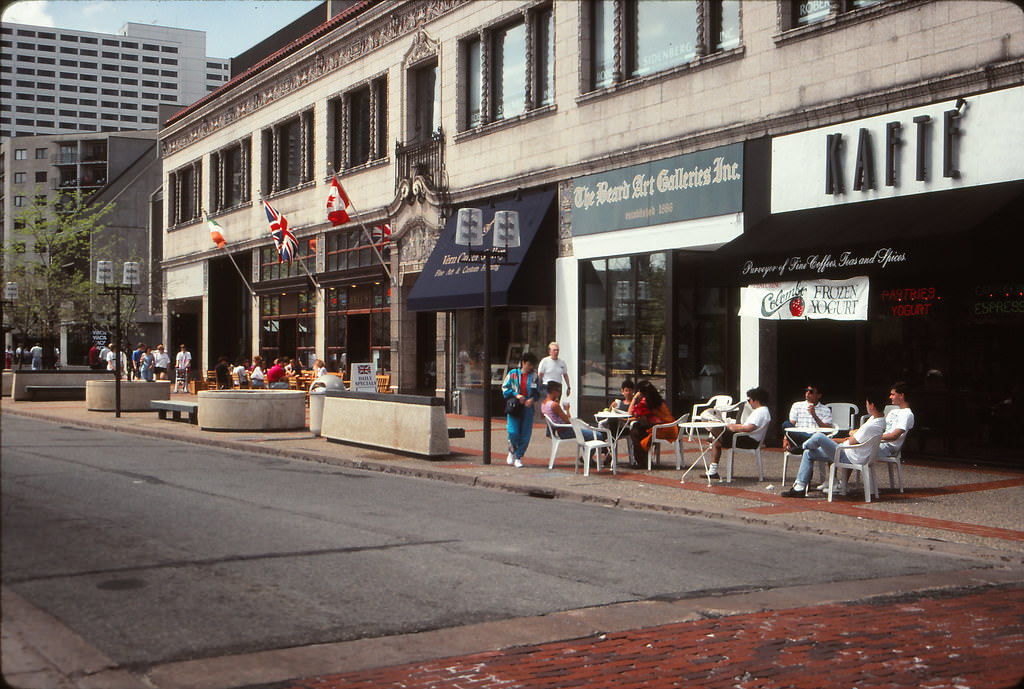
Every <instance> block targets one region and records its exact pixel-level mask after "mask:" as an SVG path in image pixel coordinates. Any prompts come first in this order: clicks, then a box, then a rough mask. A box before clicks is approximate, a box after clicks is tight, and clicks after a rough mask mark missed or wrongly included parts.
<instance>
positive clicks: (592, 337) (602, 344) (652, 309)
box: [580, 253, 668, 400]
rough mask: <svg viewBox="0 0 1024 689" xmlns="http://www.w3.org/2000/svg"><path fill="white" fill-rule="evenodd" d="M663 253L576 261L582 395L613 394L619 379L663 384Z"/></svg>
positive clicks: (603, 396)
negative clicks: (580, 302) (580, 298)
mask: <svg viewBox="0 0 1024 689" xmlns="http://www.w3.org/2000/svg"><path fill="white" fill-rule="evenodd" d="M665 260H666V255H665V254H662V253H657V254H650V255H646V256H624V257H619V258H605V259H599V260H595V261H587V262H584V263H582V264H581V266H580V267H581V274H582V279H583V285H582V287H583V289H582V293H583V323H582V326H583V337H582V345H583V351H582V353H581V354H582V355H581V357H580V360H581V361H584V362H587V363H586V364H585V368H584V369H583V370H581V371H580V374H581V377H582V387H583V395H584V396H585V397H591V398H595V399H596V400H604V399H608V398H610V397H612V396H614V395H615V394H617V393H618V390H619V387H620V386H621V384H622V381H623V380H624V379H626V378H632V379H633V380H638V379H647V380H650V381H651V382H652V383H654V385H655V387H657V388H659V389H662V390H664V388H665V362H666V356H667V351H666V341H665V336H666V317H667V314H666V303H665V300H666V297H667V296H668V287H667V285H666V282H665V281H666V265H665Z"/></svg>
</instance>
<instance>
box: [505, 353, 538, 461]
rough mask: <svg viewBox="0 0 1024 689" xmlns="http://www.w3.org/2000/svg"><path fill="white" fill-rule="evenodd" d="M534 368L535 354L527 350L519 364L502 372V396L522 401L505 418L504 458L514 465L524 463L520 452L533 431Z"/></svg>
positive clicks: (536, 390) (524, 450) (535, 373)
mask: <svg viewBox="0 0 1024 689" xmlns="http://www.w3.org/2000/svg"><path fill="white" fill-rule="evenodd" d="M536 368H537V357H536V355H534V354H532V353H530V352H526V353H525V354H523V357H522V360H521V361H520V364H519V368H514V369H512V370H511V371H509V372H508V375H506V376H505V381H504V382H503V383H502V384H501V394H502V396H503V397H504V398H505V400H509V399H510V398H512V397H515V398H516V399H518V400H519V401H520V402H521V403H522V406H521V407H520V408H519V412H518V413H517V414H506V418H507V420H508V457H507V458H506V461H507V462H508V463H509V464H512V465H513V466H515V467H516V468H518V467H521V466H523V455H524V454H525V453H526V448H527V447H528V446H529V445H530V434H531V433H532V432H533V407H534V404H535V403H536V402H537V400H539V399H540V388H539V387H538V378H537V372H536V370H535V369H536Z"/></svg>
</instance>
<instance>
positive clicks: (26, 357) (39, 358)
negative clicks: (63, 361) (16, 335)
mask: <svg viewBox="0 0 1024 689" xmlns="http://www.w3.org/2000/svg"><path fill="white" fill-rule="evenodd" d="M26 364H28V365H29V366H30V367H31V368H32V370H33V371H42V370H43V345H42V344H40V343H39V342H36V343H35V344H34V345H32V346H31V347H28V346H22V345H18V346H17V348H15V349H11V345H7V346H6V347H5V348H4V368H5V369H13V368H15V367H17V368H23V367H24V366H25V365H26ZM53 367H54V368H55V369H59V368H60V347H54V348H53Z"/></svg>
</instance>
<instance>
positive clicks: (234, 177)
mask: <svg viewBox="0 0 1024 689" xmlns="http://www.w3.org/2000/svg"><path fill="white" fill-rule="evenodd" d="M251 148H252V144H251V140H250V139H244V140H242V141H240V142H238V143H236V144H233V145H231V146H228V147H227V148H224V149H221V150H220V151H217V152H216V153H214V154H213V155H212V156H211V157H210V168H211V175H212V177H213V180H212V182H213V183H212V188H211V189H210V198H211V199H212V205H213V210H215V211H219V210H224V209H227V208H234V207H235V206H238V205H241V204H242V203H244V202H247V201H249V199H250V195H251V194H250V189H249V187H250V179H251V177H250V165H251V162H250V160H251V157H252V152H251Z"/></svg>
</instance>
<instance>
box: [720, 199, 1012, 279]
mask: <svg viewBox="0 0 1024 689" xmlns="http://www.w3.org/2000/svg"><path fill="white" fill-rule="evenodd" d="M1022 199H1024V182H1008V183H1004V184H990V185H985V186H979V187H971V188H967V189H957V190H954V191H943V192H934V193H929V194H916V195H913V196H904V197H900V198H893V199H884V200H880V201H862V202H857V203H848V204H844V205H842V206H830V207H827V208H815V209H811V210H804V211H794V212H792V213H779V214H776V215H772V216H769V217H768V218H766V219H765V220H763V221H762V222H760V223H758V224H757V225H755V226H754V227H751V228H747V230H746V231H745V232H744V233H743V235H742V236H740V237H737V238H736V239H734V240H733V241H731V242H729V243H728V244H726V245H725V246H723V247H722V248H721V249H719V250H718V251H716V252H715V253H714V254H713V256H712V258H711V260H712V261H713V265H714V267H715V270H714V271H712V276H713V280H714V281H715V282H717V283H719V284H722V285H750V284H755V283H765V282H780V281H794V280H801V279H810V278H828V279H837V278H846V277H852V276H855V275H868V276H878V275H890V274H892V275H896V274H908V273H922V272H932V271H937V270H945V271H963V272H968V271H969V272H971V273H972V274H974V273H982V274H984V273H986V272H989V273H991V272H1005V271H1006V270H1007V269H1012V268H1013V266H1012V265H1011V264H1010V263H1009V262H1008V261H1007V251H1008V250H1009V247H1010V246H1019V245H1020V243H1021V236H1022V235H1024V233H1021V232H1020V221H1021V220H1020V219H1021V217H1024V216H1022V215H1021V206H1022ZM1016 270H1017V271H1019V264H1018V266H1017V267H1016Z"/></svg>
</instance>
